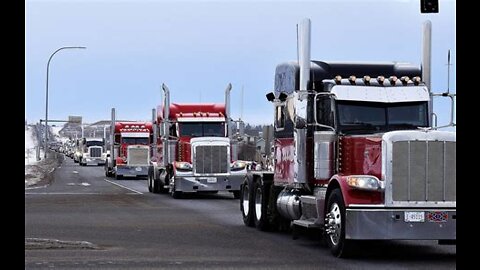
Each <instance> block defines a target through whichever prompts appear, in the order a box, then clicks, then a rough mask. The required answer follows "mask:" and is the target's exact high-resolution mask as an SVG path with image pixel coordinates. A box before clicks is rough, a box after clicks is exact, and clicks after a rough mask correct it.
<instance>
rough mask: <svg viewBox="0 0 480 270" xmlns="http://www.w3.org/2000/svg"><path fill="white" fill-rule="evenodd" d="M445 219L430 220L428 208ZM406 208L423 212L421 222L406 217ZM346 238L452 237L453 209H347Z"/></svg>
mask: <svg viewBox="0 0 480 270" xmlns="http://www.w3.org/2000/svg"><path fill="white" fill-rule="evenodd" d="M439 211H441V212H444V213H446V214H447V217H448V218H447V219H446V220H445V219H440V220H439V219H436V220H429V218H427V216H428V213H429V212H430V213H431V212H439ZM405 212H424V213H425V214H424V215H425V220H424V221H423V222H407V221H405ZM345 238H346V239H358V240H367V239H368V240H375V239H376V240H455V239H457V218H456V209H411V208H405V209H347V210H346V221H345Z"/></svg>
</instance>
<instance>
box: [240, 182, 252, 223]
mask: <svg viewBox="0 0 480 270" xmlns="http://www.w3.org/2000/svg"><path fill="white" fill-rule="evenodd" d="M253 204H254V201H253V182H252V179H250V177H246V178H245V180H244V181H243V183H242V184H241V185H240V211H241V212H242V218H243V223H245V225H247V226H249V227H253V226H254V225H255V222H254V220H253V207H254V205H253Z"/></svg>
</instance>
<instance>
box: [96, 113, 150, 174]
mask: <svg viewBox="0 0 480 270" xmlns="http://www.w3.org/2000/svg"><path fill="white" fill-rule="evenodd" d="M112 131H113V132H112ZM112 142H113V143H112ZM151 142H152V123H150V122H116V121H115V109H114V108H112V122H111V126H110V153H108V154H107V162H106V163H105V175H106V176H114V177H115V178H116V179H120V178H122V177H124V176H128V177H141V176H143V177H145V176H147V175H148V166H149V164H150V144H151Z"/></svg>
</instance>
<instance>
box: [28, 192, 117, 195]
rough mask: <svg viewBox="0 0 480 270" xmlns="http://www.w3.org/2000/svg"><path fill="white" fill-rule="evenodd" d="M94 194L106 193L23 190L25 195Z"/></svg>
mask: <svg viewBox="0 0 480 270" xmlns="http://www.w3.org/2000/svg"><path fill="white" fill-rule="evenodd" d="M37 194H39V195H95V194H103V195H108V194H105V193H98V192H92V193H88V192H83V193H75V192H25V195H37Z"/></svg>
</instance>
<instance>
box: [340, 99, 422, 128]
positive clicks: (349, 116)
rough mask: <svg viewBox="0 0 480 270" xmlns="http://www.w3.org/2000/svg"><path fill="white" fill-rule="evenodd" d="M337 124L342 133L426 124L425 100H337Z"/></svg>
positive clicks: (413, 126) (414, 126) (415, 126)
mask: <svg viewBox="0 0 480 270" xmlns="http://www.w3.org/2000/svg"><path fill="white" fill-rule="evenodd" d="M337 116H338V127H339V129H340V130H341V131H342V132H345V133H356V132H359V133H363V132H367V133H368V132H387V131H391V130H399V129H417V128H418V127H426V126H428V110H427V102H402V103H379V102H360V101H338V102H337Z"/></svg>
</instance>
